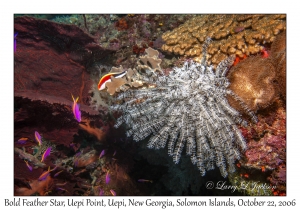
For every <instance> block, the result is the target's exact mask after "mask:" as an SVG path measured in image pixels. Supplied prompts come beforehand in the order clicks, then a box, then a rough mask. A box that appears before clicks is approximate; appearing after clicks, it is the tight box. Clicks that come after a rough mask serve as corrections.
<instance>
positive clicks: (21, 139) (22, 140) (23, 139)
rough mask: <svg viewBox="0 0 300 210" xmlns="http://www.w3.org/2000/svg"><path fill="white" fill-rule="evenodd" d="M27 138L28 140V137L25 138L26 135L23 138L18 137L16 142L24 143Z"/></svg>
mask: <svg viewBox="0 0 300 210" xmlns="http://www.w3.org/2000/svg"><path fill="white" fill-rule="evenodd" d="M27 140H28V138H26V137H25V138H24V137H23V138H20V139H19V140H18V143H19V144H25V143H26V142H27Z"/></svg>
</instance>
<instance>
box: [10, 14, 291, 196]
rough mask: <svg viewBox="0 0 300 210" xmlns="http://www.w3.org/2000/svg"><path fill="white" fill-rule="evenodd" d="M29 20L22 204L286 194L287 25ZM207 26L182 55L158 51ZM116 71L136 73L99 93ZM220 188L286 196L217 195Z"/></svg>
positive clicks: (23, 74) (19, 36)
mask: <svg viewBox="0 0 300 210" xmlns="http://www.w3.org/2000/svg"><path fill="white" fill-rule="evenodd" d="M30 16H32V17H29V16H19V15H15V26H14V30H15V31H14V35H15V36H14V42H15V45H14V58H15V60H14V67H15V72H14V194H15V195H17V196H22V195H43V196H46V195H48V196H65V195H67V196H72V195H73V196H82V195H83V196H98V195H106V196H111V195H112V194H114V195H135V196H137V195H144V196H146V195H162V196H164V195H245V194H246V195H270V194H273V195H285V193H286V157H285V156H286V151H285V148H286V145H285V142H286V129H285V123H286V116H285V95H286V93H285V85H286V84H285V81H286V78H285V76H286V75H285V74H286V66H285V64H286V44H285V42H286V41H285V39H286V37H285V15H194V14H191V15H155V14H146V15H143V14H129V15H126V14H118V15H113V14H112V15H110V14H100V15H93V14H86V15H78V14H76V15H49V14H47V15H30ZM37 18H38V19H37ZM42 18H47V19H48V20H43V19H42ZM192 18H194V19H192ZM204 19H207V20H209V22H205V23H202V22H201V24H203V25H202V26H203V27H202V28H204V29H205V28H206V29H207V31H205V32H204V31H203V36H202V35H201V36H200V35H199V33H198V32H200V28H198V29H197V31H196V28H197V26H196V25H192V26H194V28H193V27H191V28H187V31H186V32H183V31H182V33H181V35H184V36H186V37H185V39H184V41H182V40H180V39H181V38H180V34H177V35H176V36H178V43H179V42H180V44H181V45H182V46H181V47H183V49H186V50H185V54H184V55H182V56H181V54H180V52H181V51H180V52H179V56H174V54H170V53H164V54H162V52H160V51H162V48H164V47H166V46H167V45H168V46H171V45H169V44H168V43H166V41H167V40H165V39H163V37H162V34H164V33H165V34H171V33H172V32H170V31H172V30H173V31H176V30H177V31H178V29H180V28H182V27H183V26H186V25H182V26H180V24H183V23H185V22H186V21H187V20H188V21H189V22H193V21H194V22H195V21H196V20H204ZM231 20H232V22H231V23H230V21H231ZM195 23H196V22H195ZM227 25H228V28H229V29H230V30H229V33H228V32H227V31H226V30H225V28H226V27H227ZM212 26H213V27H212ZM177 27H179V28H177ZM222 27H223V28H222ZM174 28H175V29H174ZM176 28H177V29H176ZM215 29H217V30H218V31H216V32H214V30H215ZM167 30H169V32H166V31H167ZM224 31H225V32H224ZM281 31H282V33H281V34H278V33H279V32H281ZM225 33H226V35H225ZM189 34H190V35H191V34H192V35H193V36H194V35H195V36H196V35H197V36H198V39H199V40H198V39H197V43H194V44H192V45H190V47H189V46H187V45H186V44H190V41H189V40H190V37H188V35H189ZM173 35H174V34H173ZM207 35H211V36H212V37H213V39H212V40H211V42H210V44H209V45H208V42H205V41H204V38H206V37H207ZM262 35H264V37H262ZM275 37H276V38H275ZM169 38H170V37H169ZM274 38H275V39H274ZM252 39H253V40H254V41H253V40H252ZM185 42H186V44H185ZM204 43H205V44H204ZM220 43H221V45H220ZM202 44H204V47H203V49H204V51H203V49H202ZM229 45H231V46H232V47H231V46H229ZM155 49H156V50H155ZM216 49H218V51H215V50H216ZM157 50H159V51H157ZM193 50H197V53H198V54H197V55H196V54H193V55H191V54H188V53H189V52H191V53H194V51H193ZM198 50H199V52H198ZM240 51H241V52H242V54H240ZM165 52H166V51H165ZM195 52H196V51H195ZM203 54H204V55H206V56H202V55H203ZM253 54H254V55H255V56H254V57H253V58H252V57H251V56H250V57H249V55H253ZM260 54H262V55H260ZM228 55H232V56H229V57H228ZM234 55H236V57H235V59H234ZM187 57H188V58H192V57H194V58H195V59H196V61H201V62H200V63H196V62H193V61H192V60H191V59H187ZM223 58H224V59H225V60H223ZM218 60H219V61H221V62H220V64H219V65H218V66H217V64H218V62H217V61H218ZM251 61H252V62H251ZM232 63H233V65H234V66H233V67H230V66H231V64H232ZM209 64H213V65H212V66H209ZM112 66H117V67H118V68H116V67H112ZM259 69H260V70H261V71H259ZM251 70H252V72H251ZM109 72H111V73H120V72H124V73H125V72H126V74H124V75H125V76H124V75H123V74H122V76H123V77H121V78H120V77H119V78H116V77H114V76H112V77H111V78H110V82H107V83H106V85H107V86H106V90H107V91H99V90H98V87H97V84H98V82H99V79H100V78H101V77H102V76H103V75H106V74H107V73H109ZM227 72H229V75H228V76H226V75H227ZM230 83H231V84H230ZM246 89H247V91H248V92H247V91H245V90H246ZM249 89H250V90H249ZM243 91H244V92H243ZM267 93H269V95H268V94H267ZM249 94H250V95H249ZM71 95H73V96H74V97H75V98H77V97H79V100H78V104H79V105H80V106H79V110H80V113H81V117H82V118H81V121H80V122H78V121H77V120H76V119H75V118H74V116H73V113H72V111H73V110H72V97H71ZM116 96H117V98H116ZM112 104H113V107H111V105H112ZM115 110H118V111H115ZM250 110H251V111H250ZM120 111H121V112H120ZM252 111H253V112H252ZM254 112H256V113H255V114H256V115H254ZM249 116H250V118H252V121H253V122H256V116H257V117H258V123H250V124H249V125H248V126H247V127H246V120H247V118H249ZM123 121H124V122H125V123H124V124H125V125H124V126H120V124H121V123H122V122H123ZM116 123H117V124H116ZM115 124H116V125H117V126H119V128H118V129H117V130H116V129H115V128H114V125H115ZM126 131H127V135H128V136H130V135H132V137H133V139H134V140H142V139H145V141H139V142H136V141H132V137H126ZM35 132H38V133H40V136H41V140H42V144H40V143H39V142H37V141H36V140H35ZM244 139H245V140H246V141H245V140H244ZM167 144H168V147H165V145H167ZM148 147H153V148H162V147H165V148H164V149H163V151H162V150H154V151H153V150H149V148H148ZM184 147H185V149H186V151H187V154H188V155H181V153H182V150H183V149H184ZM48 148H51V153H50V155H48V156H47V158H43V160H42V157H44V153H45V151H47V149H48ZM257 154H258V156H257ZM168 155H171V156H172V157H173V158H170V157H168ZM258 157H260V158H258ZM191 160H192V161H191ZM237 160H238V161H237ZM174 161H175V162H176V163H178V162H179V161H180V164H174V163H173V162H174ZM193 164H194V165H193ZM195 165H197V167H195ZM48 168H49V169H48ZM213 168H215V169H214V170H210V169H213ZM198 169H200V172H201V174H202V175H204V174H205V176H202V177H200V178H199V170H198ZM219 171H221V173H219ZM234 171H235V172H234ZM232 172H233V173H232ZM42 174H44V178H45V179H42V178H41V176H42ZM222 176H224V177H225V178H224V177H222ZM141 180H144V181H141ZM215 180H224V181H225V182H231V185H238V184H241V183H247V184H249V185H253V184H255V183H257V182H260V183H266V184H267V185H271V186H276V187H277V188H276V189H274V190H273V189H272V190H270V189H266V190H261V189H258V190H253V191H249V190H248V191H247V190H242V189H241V190H237V191H235V192H232V191H231V190H227V191H226V190H224V191H223V190H222V191H220V190H208V189H207V188H206V187H205V183H206V182H207V181H215Z"/></svg>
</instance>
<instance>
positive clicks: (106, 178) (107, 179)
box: [105, 171, 110, 184]
mask: <svg viewBox="0 0 300 210" xmlns="http://www.w3.org/2000/svg"><path fill="white" fill-rule="evenodd" d="M109 181H110V176H109V171H107V173H106V176H105V183H106V184H108V183H109Z"/></svg>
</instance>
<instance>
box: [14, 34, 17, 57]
mask: <svg viewBox="0 0 300 210" xmlns="http://www.w3.org/2000/svg"><path fill="white" fill-rule="evenodd" d="M17 36H18V32H16V33H15V35H14V52H16V51H17Z"/></svg>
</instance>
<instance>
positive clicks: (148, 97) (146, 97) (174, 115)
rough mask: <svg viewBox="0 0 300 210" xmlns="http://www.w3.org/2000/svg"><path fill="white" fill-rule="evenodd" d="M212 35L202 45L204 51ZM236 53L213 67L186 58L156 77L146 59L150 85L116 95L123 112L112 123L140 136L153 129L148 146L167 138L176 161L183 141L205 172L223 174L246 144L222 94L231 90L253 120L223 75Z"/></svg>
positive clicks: (161, 144)
mask: <svg viewBox="0 0 300 210" xmlns="http://www.w3.org/2000/svg"><path fill="white" fill-rule="evenodd" d="M209 41H210V39H207V40H206V42H205V44H204V45H203V53H204V54H205V52H206V50H207V46H208V45H209ZM233 61H234V57H229V58H228V59H226V60H223V61H222V62H221V63H220V64H219V65H218V67H217V69H216V72H215V73H214V72H213V67H212V66H207V63H206V60H205V59H203V60H202V63H201V64H200V63H194V62H192V61H190V62H189V61H187V62H185V63H184V65H183V67H182V68H174V69H173V71H172V72H171V73H170V74H169V75H168V76H158V75H157V74H156V72H155V71H154V70H153V69H152V65H150V64H148V68H147V69H146V74H145V75H146V76H144V80H146V81H148V83H152V84H154V87H153V88H148V89H138V90H127V91H126V92H123V93H120V94H119V96H118V97H117V98H118V99H119V100H124V103H123V104H121V105H115V106H113V109H115V110H119V111H121V112H123V116H121V117H120V118H118V120H117V122H116V125H115V127H119V126H120V125H121V124H122V123H126V124H127V126H128V127H129V128H130V129H129V130H128V131H127V135H128V136H131V135H133V139H134V140H135V141H140V140H143V139H145V138H146V137H148V136H149V135H151V134H153V135H152V137H151V138H150V140H149V143H148V147H149V148H155V149H159V148H164V147H165V145H166V144H167V141H168V140H169V141H168V154H169V155H170V156H172V157H173V161H174V162H175V163H176V164H177V163H179V160H180V157H181V153H182V150H183V148H184V146H185V144H186V152H187V155H190V156H191V161H192V163H193V164H196V165H197V167H198V168H199V170H200V172H201V174H202V176H204V175H205V173H206V171H208V170H211V169H214V164H216V166H217V167H219V169H220V172H221V174H222V176H224V177H226V176H227V175H228V172H229V173H232V172H234V171H235V167H234V163H235V160H237V159H240V155H241V154H240V151H245V149H246V147H247V146H246V143H245V141H244V138H243V136H242V135H241V133H240V131H239V130H238V127H237V126H236V124H246V122H245V121H244V120H243V119H242V118H241V117H240V114H239V113H238V112H237V111H236V110H234V109H233V108H232V107H230V106H229V104H228V103H227V100H226V95H231V96H232V97H233V98H235V100H237V101H238V102H239V103H240V104H241V105H242V106H243V108H244V109H245V111H246V112H247V113H248V114H249V115H250V116H251V117H252V120H253V121H256V117H255V116H254V114H253V113H252V112H251V111H250V110H249V109H248V108H247V107H246V106H245V104H244V103H243V101H241V100H240V98H239V97H238V96H237V95H235V94H234V93H233V92H232V91H230V90H228V89H227V87H228V84H229V83H228V80H227V78H226V77H225V75H226V72H227V70H228V68H229V67H230V66H231V65H232V63H233Z"/></svg>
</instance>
